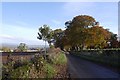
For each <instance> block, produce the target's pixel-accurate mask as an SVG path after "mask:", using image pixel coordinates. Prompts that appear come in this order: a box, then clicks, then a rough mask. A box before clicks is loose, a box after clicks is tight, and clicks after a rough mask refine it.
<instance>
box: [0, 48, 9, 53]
mask: <svg viewBox="0 0 120 80" xmlns="http://www.w3.org/2000/svg"><path fill="white" fill-rule="evenodd" d="M1 51H3V52H11V50H10V48H8V47H2V48H1Z"/></svg>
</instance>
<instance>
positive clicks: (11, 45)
mask: <svg viewBox="0 0 120 80" xmlns="http://www.w3.org/2000/svg"><path fill="white" fill-rule="evenodd" d="M18 45H19V44H18ZM18 45H17V44H10V43H2V45H0V48H1V47H8V48H10V49H15V48H17V46H18ZM27 46H28V48H44V47H45V46H44V45H27ZM46 47H48V45H47V46H46Z"/></svg>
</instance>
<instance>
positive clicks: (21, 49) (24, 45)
mask: <svg viewBox="0 0 120 80" xmlns="http://www.w3.org/2000/svg"><path fill="white" fill-rule="evenodd" d="M17 48H18V50H19V51H20V52H25V51H26V50H27V45H26V44H25V43H20V44H19V46H18V47H17Z"/></svg>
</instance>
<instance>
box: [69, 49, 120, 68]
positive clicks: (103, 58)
mask: <svg viewBox="0 0 120 80" xmlns="http://www.w3.org/2000/svg"><path fill="white" fill-rule="evenodd" d="M85 52H88V51H87V50H86V51H84V52H73V53H72V52H71V53H72V54H73V55H76V56H79V57H81V58H83V59H87V60H90V61H93V62H97V63H102V64H106V65H109V66H113V67H116V68H118V67H120V62H119V61H120V59H119V55H118V53H116V54H113V55H108V56H107V55H105V54H106V53H103V51H99V52H97V51H95V52H96V54H87V55H86V54H85ZM89 52H90V50H89ZM92 52H93V51H92Z"/></svg>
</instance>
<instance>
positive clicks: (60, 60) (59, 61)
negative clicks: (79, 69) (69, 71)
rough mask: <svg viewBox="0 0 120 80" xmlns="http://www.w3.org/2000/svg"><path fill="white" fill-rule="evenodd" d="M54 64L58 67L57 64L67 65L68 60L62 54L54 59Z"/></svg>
mask: <svg viewBox="0 0 120 80" xmlns="http://www.w3.org/2000/svg"><path fill="white" fill-rule="evenodd" d="M52 62H53V64H56V65H57V64H58V65H59V64H60V65H63V64H66V63H67V58H66V56H65V54H64V53H62V52H61V53H59V54H58V55H56V56H54V58H53V59H52Z"/></svg>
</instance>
